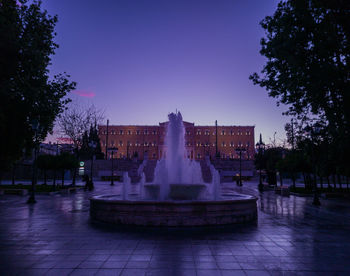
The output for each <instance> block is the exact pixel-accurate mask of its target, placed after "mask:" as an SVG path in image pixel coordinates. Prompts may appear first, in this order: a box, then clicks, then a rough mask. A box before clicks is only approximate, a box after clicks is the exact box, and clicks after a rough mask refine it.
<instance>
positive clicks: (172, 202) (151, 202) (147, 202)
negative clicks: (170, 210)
mask: <svg viewBox="0 0 350 276" xmlns="http://www.w3.org/2000/svg"><path fill="white" fill-rule="evenodd" d="M116 196H120V195H98V196H92V197H90V201H94V202H101V203H106V202H108V204H125V205H129V204H139V205H165V204H166V205H185V204H195V205H203V204H204V205H215V204H216V205H221V204H232V203H243V202H252V201H253V202H256V201H257V200H258V198H257V197H255V196H251V195H241V194H237V195H236V196H237V197H239V198H237V199H233V198H229V199H219V200H161V201H158V200H123V199H108V198H111V197H116Z"/></svg>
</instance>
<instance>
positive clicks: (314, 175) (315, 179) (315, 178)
mask: <svg viewBox="0 0 350 276" xmlns="http://www.w3.org/2000/svg"><path fill="white" fill-rule="evenodd" d="M313 177H314V181H313V182H314V185H315V187H316V189H317V175H316V173H314V174H313Z"/></svg>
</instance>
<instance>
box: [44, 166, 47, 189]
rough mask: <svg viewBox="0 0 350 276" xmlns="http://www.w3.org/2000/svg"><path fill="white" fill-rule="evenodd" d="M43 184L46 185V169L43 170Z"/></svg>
mask: <svg viewBox="0 0 350 276" xmlns="http://www.w3.org/2000/svg"><path fill="white" fill-rule="evenodd" d="M44 184H45V185H46V184H47V174H46V169H44Z"/></svg>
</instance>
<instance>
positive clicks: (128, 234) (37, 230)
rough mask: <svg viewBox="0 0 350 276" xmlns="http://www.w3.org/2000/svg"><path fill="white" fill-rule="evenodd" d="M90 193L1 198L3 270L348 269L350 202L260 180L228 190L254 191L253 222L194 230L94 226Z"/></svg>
mask: <svg viewBox="0 0 350 276" xmlns="http://www.w3.org/2000/svg"><path fill="white" fill-rule="evenodd" d="M95 185H96V189H95V191H94V192H84V191H79V192H78V193H76V194H71V195H55V196H48V195H38V196H37V201H38V202H37V203H36V204H35V205H27V204H26V199H27V198H26V197H21V196H11V195H0V218H1V219H0V275H169V276H170V275H198V276H200V275H223V276H224V275H350V202H349V201H345V200H340V199H339V200H322V199H321V203H322V206H320V207H314V206H313V205H312V204H311V203H312V198H310V197H306V198H305V197H296V196H290V197H289V198H288V197H281V196H280V195H275V194H274V192H272V191H268V192H264V193H262V194H261V195H259V193H258V192H257V190H256V186H257V183H256V182H249V183H244V186H243V188H236V186H235V184H225V186H226V188H227V189H234V190H240V191H242V192H244V193H248V194H254V195H258V196H259V198H260V200H259V201H258V221H257V222H256V223H253V224H248V225H233V226H223V227H199V228H184V229H179V228H144V227H143V228H142V227H125V226H123V227H121V226H119V227H118V226H108V225H103V224H96V223H92V222H91V221H90V219H89V201H88V198H89V197H90V196H92V195H100V194H113V193H116V192H118V191H119V189H120V187H111V186H109V185H108V183H103V182H99V183H96V184H95Z"/></svg>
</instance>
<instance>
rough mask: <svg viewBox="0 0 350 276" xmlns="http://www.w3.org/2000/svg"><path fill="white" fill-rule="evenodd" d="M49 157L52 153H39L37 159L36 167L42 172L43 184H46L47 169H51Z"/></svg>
mask: <svg viewBox="0 0 350 276" xmlns="http://www.w3.org/2000/svg"><path fill="white" fill-rule="evenodd" d="M51 159H52V155H49V154H43V155H39V156H38V159H37V164H38V168H39V169H40V170H41V171H43V172H44V184H45V185H46V184H47V171H48V170H49V169H51V167H50V165H51Z"/></svg>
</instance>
